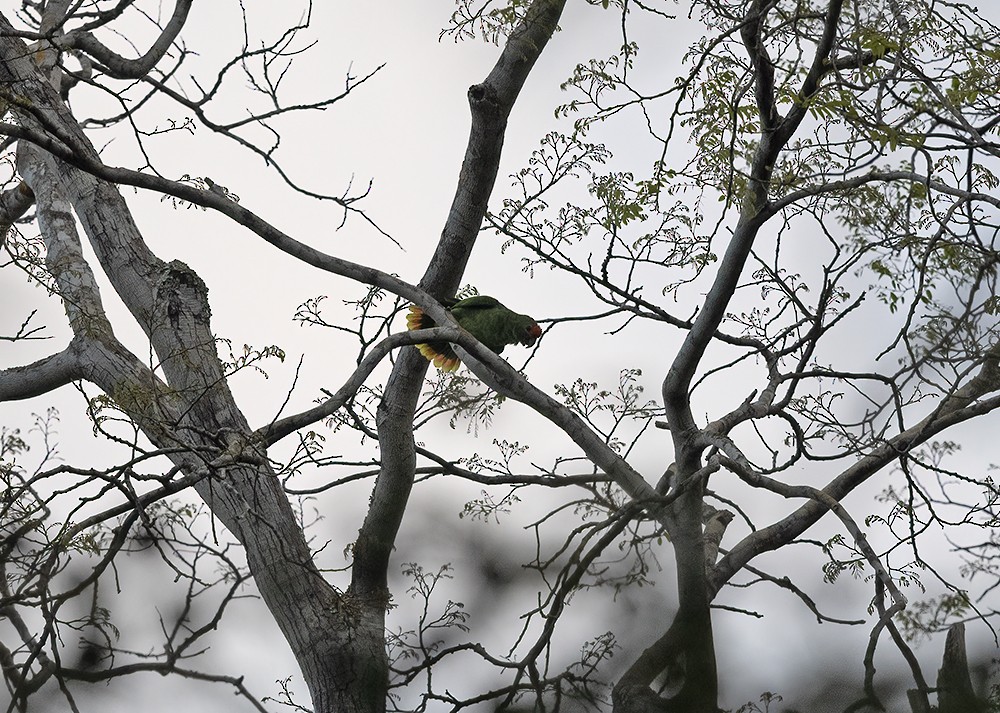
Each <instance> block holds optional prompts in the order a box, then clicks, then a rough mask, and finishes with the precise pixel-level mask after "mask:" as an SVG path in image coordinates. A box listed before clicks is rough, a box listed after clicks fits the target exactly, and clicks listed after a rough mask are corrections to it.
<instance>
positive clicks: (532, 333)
mask: <svg viewBox="0 0 1000 713" xmlns="http://www.w3.org/2000/svg"><path fill="white" fill-rule="evenodd" d="M540 336H542V328H541V327H539V326H538V324H537V323H536V322H532V323H531V326H530V327H528V328H527V329H526V330H525V332H524V336H523V337H522V338H521V344H523V345H524V346H526V347H533V346H535V340H537V339H538V338H539V337H540Z"/></svg>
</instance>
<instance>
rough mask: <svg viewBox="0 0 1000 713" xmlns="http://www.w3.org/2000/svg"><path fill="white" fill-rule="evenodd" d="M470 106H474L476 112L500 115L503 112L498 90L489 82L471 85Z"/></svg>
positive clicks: (473, 109)
mask: <svg viewBox="0 0 1000 713" xmlns="http://www.w3.org/2000/svg"><path fill="white" fill-rule="evenodd" d="M469 106H471V107H472V112H473V113H474V114H481V115H482V114H485V115H488V116H498V115H499V114H500V113H501V111H500V97H499V96H497V90H496V89H495V88H494V87H493V86H492V85H491V84H487V83H483V84H473V85H472V86H471V87H469Z"/></svg>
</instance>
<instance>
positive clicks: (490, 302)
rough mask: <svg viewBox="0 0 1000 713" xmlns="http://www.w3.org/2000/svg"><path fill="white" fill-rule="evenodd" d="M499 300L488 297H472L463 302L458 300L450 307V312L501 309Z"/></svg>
mask: <svg viewBox="0 0 1000 713" xmlns="http://www.w3.org/2000/svg"><path fill="white" fill-rule="evenodd" d="M502 306H503V305H501V304H500V302H499V300H497V298H496V297H490V296H489V295H473V296H472V297H466V298H465V299H464V300H459V301H458V302H456V303H455V304H454V306H452V307H451V309H452V310H456V309H457V310H464V309H476V310H478V309H493V308H494V307H502Z"/></svg>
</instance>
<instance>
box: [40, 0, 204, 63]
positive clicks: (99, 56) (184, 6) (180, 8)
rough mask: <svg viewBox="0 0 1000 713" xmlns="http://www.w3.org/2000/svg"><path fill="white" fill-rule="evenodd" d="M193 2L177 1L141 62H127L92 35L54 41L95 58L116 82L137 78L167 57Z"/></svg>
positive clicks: (80, 35) (139, 60) (187, 0)
mask: <svg viewBox="0 0 1000 713" xmlns="http://www.w3.org/2000/svg"><path fill="white" fill-rule="evenodd" d="M192 2H193V0H177V4H176V5H175V6H174V14H173V15H172V16H171V18H170V21H169V22H167V26H166V27H164V28H163V32H161V33H160V36H159V37H158V38H156V42H154V43H153V44H152V46H151V47H150V48H149V49H148V50H147V51H146V54H144V55H143V56H142V57H139V58H138V59H126V58H124V57H122V56H121V55H120V54H117V53H116V52H113V51H112V50H111V49H109V48H108V47H107V46H106V45H105V44H103V43H102V42H101V41H100V40H98V39H97V38H96V37H94V35H92V34H91V33H90V32H80V31H76V32H70V33H68V34H66V35H64V36H62V37H58V38H56V40H55V44H56V46H57V47H59V48H60V49H63V50H67V49H74V50H79V51H81V52H85V53H86V54H88V55H90V56H91V57H93V58H94V59H95V60H97V61H98V62H100V63H101V65H102V67H101V69H102V70H103V71H104V72H105V73H106V74H107V75H108V76H110V77H114V78H115V79H138V78H140V77H142V76H144V75H145V74H148V73H149V71H150V70H151V69H152V68H153V67H154V66H155V65H156V63H157V62H159V61H160V60H161V59H162V58H163V55H165V54H166V52H167V50H168V49H169V48H170V45H171V44H173V42H174V40H175V39H177V35H178V34H180V31H181V28H183V27H184V23H185V22H186V21H187V16H188V11H189V10H190V9H191V4H192Z"/></svg>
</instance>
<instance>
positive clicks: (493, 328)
mask: <svg viewBox="0 0 1000 713" xmlns="http://www.w3.org/2000/svg"><path fill="white" fill-rule="evenodd" d="M448 310H449V311H450V312H451V314H452V316H454V317H455V320H456V321H457V322H458V323H459V324H460V325H461V326H462V329H464V330H466V331H467V332H469V333H470V334H471V335H472V336H474V337H475V338H476V339H478V340H479V341H480V342H482V343H483V344H484V345H485V346H487V347H488V348H489V349H490V350H492V351H494V352H496V353H497V354H500V353H501V352H502V351H503V350H504V347H506V346H507V345H509V344H523V345H524V346H528V347H530V346H533V345H534V343H535V340H537V339H538V337H539V336H540V335H541V333H542V330H541V327H539V326H538V324H536V323H535V320H533V319H532V318H531V317H529V316H528V315H526V314H518V313H517V312H514V311H513V310H509V309H507V308H506V307H504V306H503V305H502V304H500V302H499V301H498V300H497V299H495V298H493V297H489V296H487V295H475V296H474V297H467V298H466V299H464V300H459V301H458V302H455V303H454V304H452V305H451V306H450V307H449V308H448ZM407 323H408V325H409V328H410V329H421V328H427V327H433V326H434V321H433V320H431V319H430V318H429V317H428V316H427V315H426V314H424V313H423V310H421V309H420V308H419V307H416V306H413V307H411V308H410V316H409V317H408V318H407ZM418 349H420V352H421V354H423V355H424V356H425V357H426V358H427V359H428V360H429V361H432V362H434V364H435V366H437V367H438V368H441V369H444V370H445V371H454V370H455V369H457V368H458V363H459V359H458V356H457V355H456V354H455V352H454V350H452V348H451V345H450V344H448V343H447V342H432V343H430V344H420V345H418Z"/></svg>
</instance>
